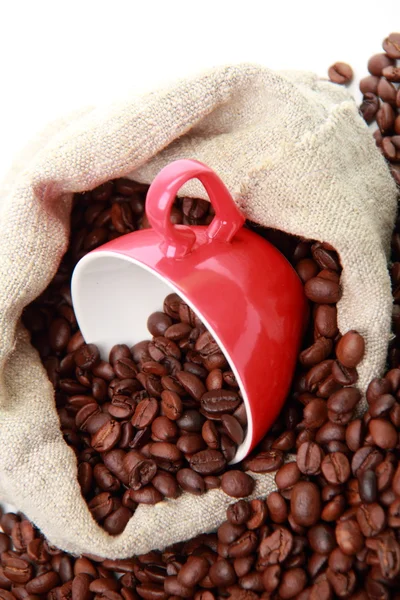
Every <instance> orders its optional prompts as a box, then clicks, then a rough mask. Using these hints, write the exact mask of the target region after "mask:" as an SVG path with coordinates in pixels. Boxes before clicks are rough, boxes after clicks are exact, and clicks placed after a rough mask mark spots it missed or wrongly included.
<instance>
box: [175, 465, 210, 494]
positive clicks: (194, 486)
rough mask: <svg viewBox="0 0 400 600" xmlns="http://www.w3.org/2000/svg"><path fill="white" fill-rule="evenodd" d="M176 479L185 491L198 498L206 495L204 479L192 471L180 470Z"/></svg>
mask: <svg viewBox="0 0 400 600" xmlns="http://www.w3.org/2000/svg"><path fill="white" fill-rule="evenodd" d="M176 479H177V481H178V483H179V485H180V486H181V488H182V489H183V490H185V491H186V492H190V493H192V494H195V495H196V496H200V495H201V494H204V492H205V490H206V486H205V483H204V479H203V478H202V477H201V475H199V474H198V473H196V472H195V471H193V470H192V469H180V470H179V471H178V472H177V474H176Z"/></svg>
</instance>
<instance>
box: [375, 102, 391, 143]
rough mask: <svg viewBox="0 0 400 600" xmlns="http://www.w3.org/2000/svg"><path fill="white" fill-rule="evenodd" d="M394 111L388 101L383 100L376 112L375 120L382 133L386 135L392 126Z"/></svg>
mask: <svg viewBox="0 0 400 600" xmlns="http://www.w3.org/2000/svg"><path fill="white" fill-rule="evenodd" d="M394 120H395V113H394V110H393V108H392V106H391V105H390V104H389V103H388V102H384V103H383V104H382V105H381V107H380V109H379V110H378V112H377V114H376V122H377V123H378V127H379V129H380V132H381V133H382V135H387V134H388V133H390V131H391V129H392V128H393V125H394Z"/></svg>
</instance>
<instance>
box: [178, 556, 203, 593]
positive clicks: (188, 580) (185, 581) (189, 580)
mask: <svg viewBox="0 0 400 600" xmlns="http://www.w3.org/2000/svg"><path fill="white" fill-rule="evenodd" d="M209 568H210V567H209V564H208V562H207V560H206V559H205V558H203V557H201V556H190V557H189V558H188V560H187V562H186V563H185V564H184V565H183V567H182V568H181V570H180V571H179V573H178V576H177V579H178V582H179V583H180V584H182V585H184V586H186V587H193V586H195V585H196V584H198V583H199V582H200V581H201V580H202V579H203V578H204V577H205V576H206V575H207V573H208V571H209Z"/></svg>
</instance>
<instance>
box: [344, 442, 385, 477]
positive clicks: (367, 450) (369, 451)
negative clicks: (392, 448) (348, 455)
mask: <svg viewBox="0 0 400 600" xmlns="http://www.w3.org/2000/svg"><path fill="white" fill-rule="evenodd" d="M382 460H383V455H382V454H381V452H380V451H379V450H378V449H377V448H374V447H373V446H363V447H362V448H360V449H359V450H357V451H356V452H355V454H354V456H353V458H352V461H351V470H352V471H353V474H354V475H355V476H356V477H359V476H360V475H361V473H362V472H363V471H367V470H368V469H372V470H373V469H375V468H376V467H377V466H378V465H379V464H380V463H381V462H382Z"/></svg>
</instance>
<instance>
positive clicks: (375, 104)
mask: <svg viewBox="0 0 400 600" xmlns="http://www.w3.org/2000/svg"><path fill="white" fill-rule="evenodd" d="M367 79H368V78H367ZM378 85H379V80H378V82H377V87H376V92H378ZM378 110H379V98H378V96H377V94H376V93H373V92H365V93H364V96H363V101H362V104H361V106H360V113H361V115H362V116H363V118H364V120H365V121H366V123H371V122H372V121H373V120H374V119H375V117H376V114H377V112H378Z"/></svg>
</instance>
